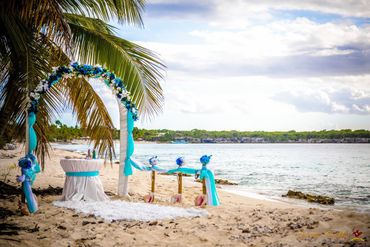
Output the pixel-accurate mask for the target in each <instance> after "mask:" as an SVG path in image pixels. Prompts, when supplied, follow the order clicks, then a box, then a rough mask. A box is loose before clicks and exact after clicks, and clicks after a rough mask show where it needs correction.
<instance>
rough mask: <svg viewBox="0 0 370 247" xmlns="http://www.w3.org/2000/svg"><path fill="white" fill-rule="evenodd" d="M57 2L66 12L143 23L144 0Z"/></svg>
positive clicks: (137, 23) (73, 0) (121, 21)
mask: <svg viewBox="0 0 370 247" xmlns="http://www.w3.org/2000/svg"><path fill="white" fill-rule="evenodd" d="M59 4H60V6H61V7H62V8H63V10H64V11H65V12H66V13H75V14H79V15H82V16H87V17H92V18H98V19H102V20H104V21H112V20H118V21H119V22H120V23H124V22H126V23H129V24H136V25H140V26H142V25H143V20H142V18H141V12H142V11H143V10H144V5H145V0H59Z"/></svg>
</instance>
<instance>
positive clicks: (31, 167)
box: [17, 63, 138, 213]
mask: <svg viewBox="0 0 370 247" xmlns="http://www.w3.org/2000/svg"><path fill="white" fill-rule="evenodd" d="M70 77H80V78H82V77H85V78H86V79H88V78H102V79H104V82H105V84H106V85H107V86H108V87H110V88H111V89H112V91H113V93H114V94H115V95H116V97H117V99H118V100H119V101H120V102H121V103H122V104H123V105H124V106H125V107H126V109H127V122H128V126H131V127H130V129H129V128H128V130H127V131H128V146H130V150H129V151H130V152H129V153H128V154H127V157H128V158H127V159H130V157H131V155H132V152H133V145H134V144H133V136H132V130H133V125H134V121H136V120H137V119H138V110H137V108H136V105H135V104H134V103H133V102H131V100H130V94H129V92H128V91H127V90H126V88H125V86H124V85H123V81H122V79H121V78H119V77H116V76H115V74H114V73H113V72H110V71H109V70H107V69H105V68H102V67H100V66H98V65H96V66H92V65H88V64H83V65H80V64H78V63H72V64H71V66H68V67H67V66H60V67H55V68H53V71H52V73H51V74H48V76H47V79H45V80H41V81H40V83H39V84H38V85H37V87H36V88H35V89H34V90H33V91H32V92H30V94H29V105H28V110H27V111H28V117H27V119H28V125H27V126H26V128H28V139H29V141H28V153H27V154H26V155H25V157H24V158H22V159H20V160H19V161H18V166H19V167H20V168H21V173H22V175H21V176H18V177H17V181H18V182H21V183H22V190H23V193H24V197H25V200H26V202H27V208H28V211H29V212H30V213H34V212H36V211H37V210H38V205H37V200H36V197H35V195H34V194H33V192H32V184H33V182H34V181H35V179H36V174H37V173H39V172H40V170H41V169H40V165H39V163H38V161H37V158H36V156H35V155H34V154H33V153H34V151H35V149H36V147H37V136H36V132H35V130H34V128H33V125H34V124H35V122H36V114H37V107H38V104H39V99H40V97H41V95H43V94H45V93H46V92H47V91H49V89H50V88H51V87H52V86H53V85H54V84H56V83H58V82H59V81H60V80H62V79H63V78H70ZM130 168H131V166H128V169H130Z"/></svg>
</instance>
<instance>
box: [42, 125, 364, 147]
mask: <svg viewBox="0 0 370 247" xmlns="http://www.w3.org/2000/svg"><path fill="white" fill-rule="evenodd" d="M83 136H85V133H84V131H83V130H82V129H80V128H78V127H77V126H75V127H68V126H66V125H64V124H61V123H58V124H54V125H52V126H51V131H50V134H49V136H48V138H49V139H50V140H54V141H57V140H59V141H68V140H72V139H79V138H81V137H83ZM113 138H114V139H119V130H117V129H116V130H114V134H113ZM134 138H135V140H145V141H156V142H171V141H176V140H185V141H187V142H195V143H199V142H262V139H263V140H264V141H263V142H307V140H310V139H311V140H316V142H320V140H321V141H323V142H332V141H333V140H342V139H346V138H347V142H355V140H353V139H354V138H364V139H365V140H363V142H367V141H366V138H369V140H370V131H369V130H350V129H343V130H321V131H302V132H297V131H294V130H292V131H273V132H266V131H235V130H231V131H207V130H198V129H194V130H190V131H176V130H167V129H161V130H148V129H138V128H136V127H135V129H134ZM357 141H358V140H357Z"/></svg>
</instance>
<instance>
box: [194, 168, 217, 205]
mask: <svg viewBox="0 0 370 247" xmlns="http://www.w3.org/2000/svg"><path fill="white" fill-rule="evenodd" d="M199 179H200V180H203V179H205V180H206V186H207V194H209V195H210V196H211V201H208V202H207V203H208V205H211V206H218V205H220V200H219V198H218V194H217V190H216V183H215V177H214V175H213V172H212V171H211V170H209V169H207V167H206V166H203V167H202V169H201V170H200V176H199Z"/></svg>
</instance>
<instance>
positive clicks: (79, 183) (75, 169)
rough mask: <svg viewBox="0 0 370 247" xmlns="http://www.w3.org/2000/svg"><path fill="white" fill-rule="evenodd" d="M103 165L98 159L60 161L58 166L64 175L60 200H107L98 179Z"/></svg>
mask: <svg viewBox="0 0 370 247" xmlns="http://www.w3.org/2000/svg"><path fill="white" fill-rule="evenodd" d="M103 163H104V161H103V160H100V159H62V160H61V161H60V165H61V166H62V168H63V170H64V172H65V173H66V180H65V182H64V188H63V194H62V200H63V201H80V200H86V201H106V200H109V197H108V196H107V195H106V194H105V193H104V189H103V185H102V183H101V181H100V178H99V171H100V168H101V167H102V165H103Z"/></svg>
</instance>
